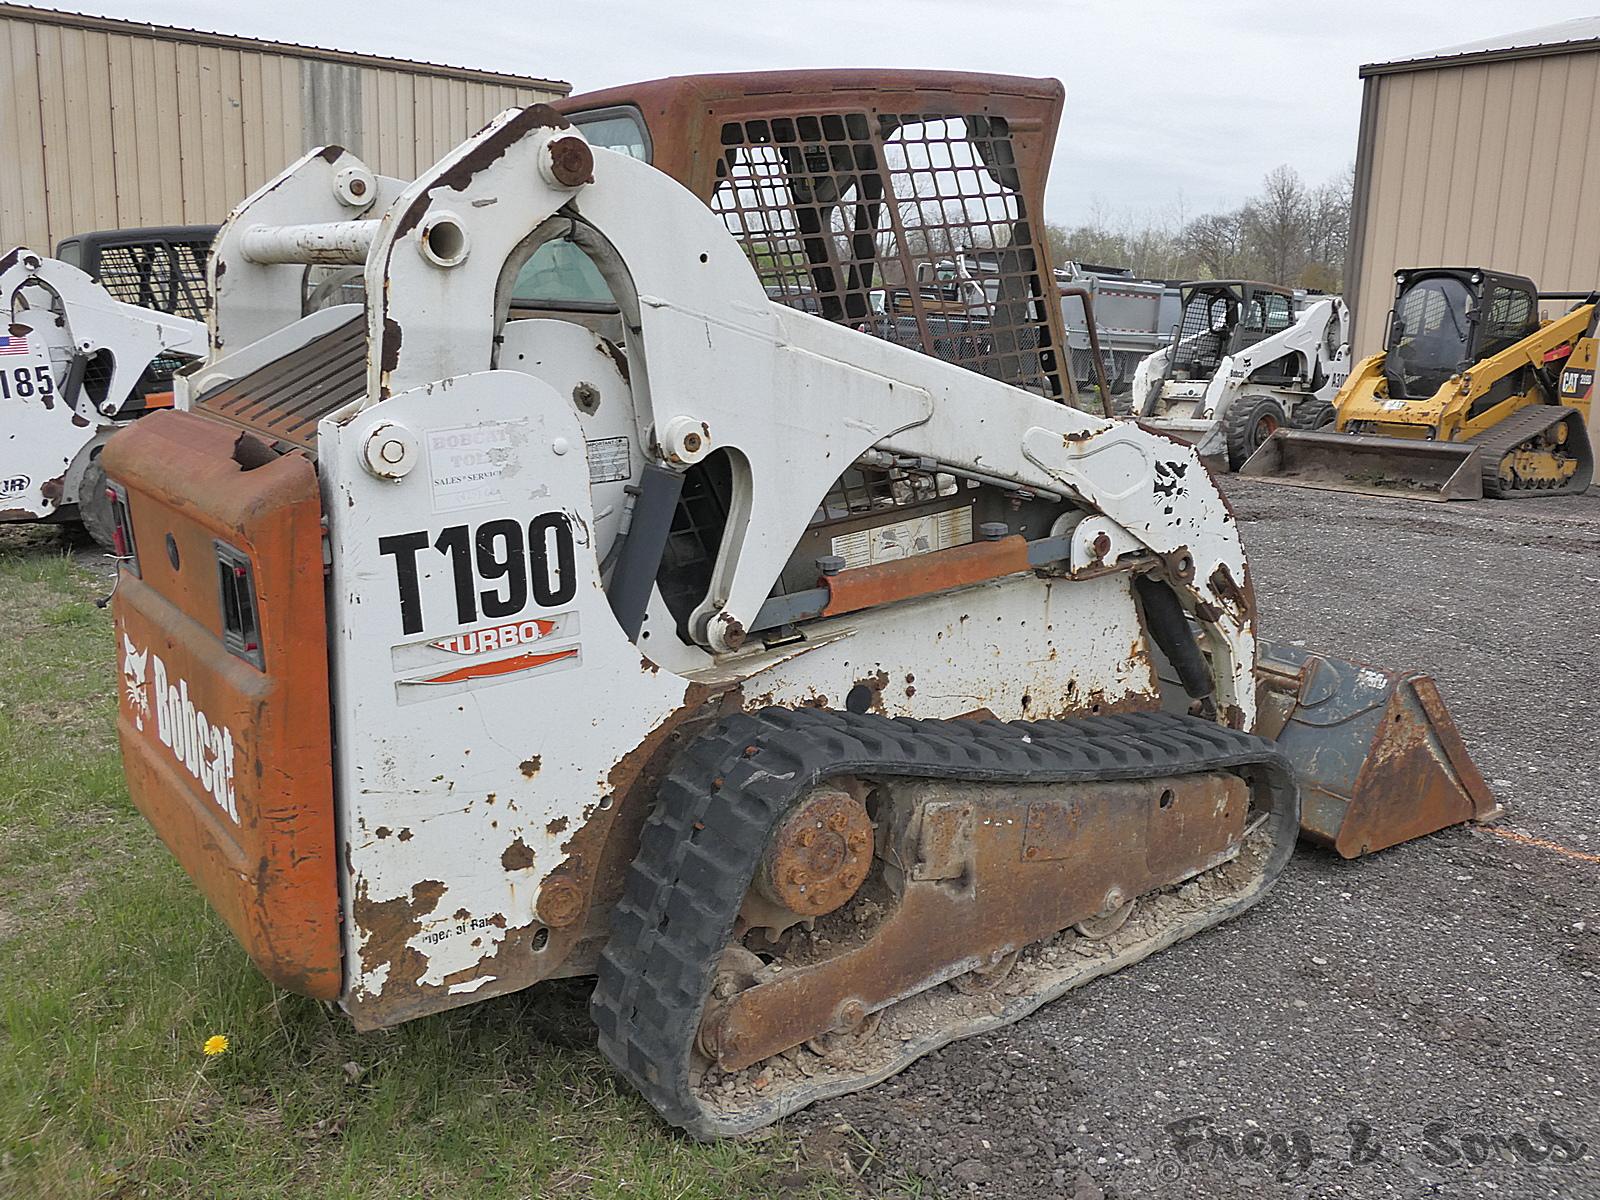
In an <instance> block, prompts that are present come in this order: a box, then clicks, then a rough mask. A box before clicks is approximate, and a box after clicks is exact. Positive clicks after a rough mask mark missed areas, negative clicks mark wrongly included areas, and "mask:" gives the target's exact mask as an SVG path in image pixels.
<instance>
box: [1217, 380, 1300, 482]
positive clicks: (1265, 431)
mask: <svg viewBox="0 0 1600 1200" xmlns="http://www.w3.org/2000/svg"><path fill="white" fill-rule="evenodd" d="M1288 423H1289V418H1288V417H1287V416H1285V415H1284V412H1283V405H1281V404H1279V403H1278V401H1277V400H1276V399H1274V398H1273V397H1271V396H1261V395H1255V396H1251V395H1244V396H1238V397H1236V398H1235V399H1234V401H1233V403H1232V404H1230V405H1228V413H1227V416H1225V417H1224V418H1223V426H1224V433H1225V434H1226V435H1227V439H1228V466H1229V468H1230V469H1231V470H1234V471H1237V470H1238V469H1239V468H1240V467H1242V466H1244V463H1245V460H1246V459H1247V458H1249V457H1250V456H1251V455H1252V454H1254V453H1255V452H1256V451H1257V450H1258V449H1259V448H1260V446H1261V443H1262V442H1264V441H1266V440H1267V439H1268V438H1269V437H1271V436H1272V435H1273V434H1274V433H1275V432H1276V431H1277V430H1279V429H1282V428H1283V427H1284V426H1285V425H1287V424H1288Z"/></svg>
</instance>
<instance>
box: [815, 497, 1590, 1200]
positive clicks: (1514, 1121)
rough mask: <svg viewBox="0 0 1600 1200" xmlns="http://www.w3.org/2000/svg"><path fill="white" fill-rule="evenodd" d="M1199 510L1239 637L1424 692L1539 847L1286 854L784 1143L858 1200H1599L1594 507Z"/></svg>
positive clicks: (1465, 842) (1285, 503)
mask: <svg viewBox="0 0 1600 1200" xmlns="http://www.w3.org/2000/svg"><path fill="white" fill-rule="evenodd" d="M1228 490H1229V492H1230V495H1231V498H1232V500H1233V503H1234V507H1235V511H1236V512H1237V514H1238V516H1239V519H1240V522H1241V526H1242V528H1243V530H1244V536H1245V539H1246V545H1247V548H1248V549H1249V551H1250V553H1251V562H1252V564H1253V567H1254V571H1255V582H1256V591H1257V594H1258V596H1259V597H1260V602H1261V606H1262V627H1263V631H1264V633H1265V634H1266V635H1267V636H1268V637H1269V638H1275V639H1285V640H1298V641H1303V642H1304V643H1305V644H1307V645H1310V646H1313V647H1316V648H1319V649H1326V650H1327V651H1329V652H1331V653H1337V654H1342V655H1345V656H1348V657H1352V658H1357V659H1364V660H1366V661H1370V662H1373V663H1379V664H1383V665H1386V666H1390V667H1412V668H1419V669H1425V670H1428V671H1431V672H1432V673H1433V674H1434V675H1435V676H1436V678H1437V679H1438V681H1439V684H1440V687H1441V689H1442V690H1443V693H1444V696H1445V699H1446V701H1447V703H1448V704H1449V706H1450V708H1451V710H1452V712H1453V713H1454V715H1455V718H1456V721H1457V723H1458V724H1459V726H1460V727H1461V730H1462V733H1463V734H1464V735H1465V737H1466V740H1467V744H1468V746H1469V747H1470V748H1471V750H1472V752H1473V754H1474V756H1475V758H1476V760H1477V762H1478V763H1479V765H1480V766H1481V767H1482V768H1483V771H1484V774H1485V775H1486V776H1487V777H1488V778H1489V779H1490V780H1491V781H1492V782H1493V784H1494V787H1495V790H1496V792H1497V793H1498V795H1499V797H1500V799H1501V802H1502V803H1503V804H1505V805H1506V807H1507V810H1508V811H1507V815H1506V818H1505V820H1504V822H1503V823H1502V824H1501V826H1500V828H1501V829H1502V830H1511V831H1513V832H1521V833H1524V834H1527V835H1530V836H1532V837H1535V838H1538V839H1540V840H1541V841H1543V842H1545V843H1547V844H1546V845H1537V844H1532V843H1529V842H1526V841H1516V840H1511V839H1508V838H1506V837H1503V836H1497V835H1495V834H1492V833H1489V832H1487V831H1486V830H1483V829H1475V830H1468V829H1456V830H1450V831H1447V832H1445V833H1442V834H1438V835H1435V836H1433V837H1431V838H1428V839H1426V840H1424V841H1421V842H1414V843H1411V844H1409V845H1405V846H1401V847H1397V848H1395V849H1392V850H1389V851H1387V852H1385V853H1382V854H1379V855H1377V856H1374V857H1372V858H1369V859H1366V860H1363V861H1360V862H1356V863H1345V862H1343V861H1341V860H1339V859H1337V858H1335V857H1333V856H1331V855H1329V854H1327V853H1324V852H1320V851H1317V850H1314V849H1309V848H1307V849H1303V850H1302V851H1301V853H1299V854H1298V855H1297V856H1296V858H1295V859H1294V861H1293V862H1292V863H1291V865H1290V867H1289V869H1288V871H1287V872H1286V873H1285V876H1284V878H1283V880H1282V881H1281V883H1280V884H1279V886H1278V888H1277V890H1276V892H1275V893H1274V894H1273V895H1272V896H1269V897H1268V898H1267V899H1266V900H1265V901H1264V902H1263V904H1262V905H1261V906H1260V907H1259V908H1257V909H1255V910H1254V911H1253V912H1251V913H1249V914H1247V915H1246V916H1244V917H1243V918H1241V919H1239V920H1237V921H1234V922H1231V923H1229V924H1227V925H1224V926H1222V927H1220V928H1218V929H1216V930H1213V931H1211V932H1210V933H1207V934H1205V935H1202V936H1200V937H1198V938H1195V939H1193V940H1191V941H1188V942H1185V943H1182V944H1180V945H1178V946H1176V947H1174V948H1172V949H1170V950H1168V951H1166V952H1164V953H1162V954H1158V955H1156V956H1155V957H1154V958H1152V959H1151V960H1149V961H1148V962H1146V963H1144V964H1142V965H1139V966H1137V967H1134V968H1131V969H1129V970H1125V971H1123V972H1120V973H1119V974H1117V975H1115V976H1113V977H1111V978H1109V979H1106V980H1103V981H1101V982H1099V983H1095V984H1091V985H1090V986H1088V987H1086V988H1084V989H1083V990H1082V991H1081V992H1078V993H1075V994H1074V995H1072V996H1069V997H1067V998H1065V999H1063V1000H1060V1001H1058V1002H1056V1003H1055V1004H1053V1005H1050V1006H1047V1007H1046V1008H1045V1009H1044V1010H1042V1011H1041V1012H1039V1013H1038V1014H1036V1015H1035V1016H1033V1017H1032V1018H1030V1019H1028V1020H1026V1021H1023V1022H1022V1023H1020V1024H1018V1025H1015V1026H1012V1027H1010V1028H1008V1029H1005V1030H1002V1031H1000V1032H999V1033H996V1034H992V1035H988V1036H984V1037H979V1038H973V1039H970V1040H968V1041H965V1042H960V1043H957V1044H956V1045H954V1046H951V1047H948V1048H946V1049H945V1050H944V1051H942V1052H941V1053H939V1054H936V1055H933V1056H930V1057H929V1058H928V1059H925V1060H923V1061H922V1062H920V1063H918V1064H917V1065H916V1066H914V1067H913V1068H912V1069H911V1070H909V1071H907V1072H905V1073H904V1074H902V1075H901V1076H899V1077H897V1078H896V1079H894V1080H891V1081H890V1082H889V1083H887V1084H885V1085H884V1086H882V1087H879V1088H877V1089H875V1090H873V1091H871V1092H868V1093H864V1094H860V1095H856V1096H852V1097H846V1098H844V1099H842V1100H839V1101H834V1102H831V1103H829V1104H825V1105H823V1106H821V1107H820V1109H819V1110H817V1111H814V1112H812V1113H809V1114H806V1115H804V1116H802V1117H801V1118H798V1119H797V1120H796V1121H795V1122H794V1123H793V1126H794V1127H797V1128H798V1129H799V1130H800V1131H801V1132H802V1133H804V1134H805V1135H806V1137H807V1139H808V1144H809V1145H810V1147H811V1149H812V1151H813V1153H814V1154H815V1155H816V1156H817V1157H819V1158H822V1157H827V1158H831V1159H833V1160H834V1161H835V1162H839V1161H845V1162H847V1163H848V1164H849V1165H850V1167H851V1168H852V1169H853V1170H855V1171H857V1172H859V1173H860V1175H861V1179H862V1187H863V1190H864V1191H865V1192H867V1193H872V1192H875V1191H878V1190H882V1189H884V1188H885V1187H887V1186H888V1184H889V1182H890V1181H892V1180H895V1179H899V1178H904V1177H905V1176H906V1175H908V1174H909V1175H913V1176H917V1177H920V1178H922V1179H924V1180H926V1181H927V1183H928V1185H929V1190H931V1191H932V1192H933V1193H934V1194H937V1195H941V1196H949V1197H957V1196H967V1195H974V1194H976V1195H982V1196H993V1197H1038V1196H1065V1197H1069V1198H1072V1200H1115V1198H1119V1197H1121V1198H1131V1197H1145V1196H1175V1197H1190V1196H1192V1197H1211V1196H1216V1197H1271V1198H1278V1197H1283V1198H1294V1200H1302V1198H1312V1197H1315V1198H1317V1200H1322V1198H1325V1197H1335V1196H1338V1197H1356V1198H1362V1200H1365V1198H1367V1197H1397V1198H1401V1200H1410V1198H1412V1197H1425V1196H1438V1197H1452V1198H1453V1197H1466V1196H1471V1197H1480V1196H1482V1197H1490V1196H1492V1197H1497V1198H1521V1197H1530V1198H1532V1197H1563V1198H1572V1200H1583V1198H1588V1197H1600V1092H1597V1084H1600V823H1597V822H1596V820H1595V818H1594V816H1593V815H1592V811H1593V809H1592V806H1593V800H1594V797H1595V795H1596V793H1597V791H1600V753H1597V750H1600V746H1597V742H1600V733H1597V729H1596V724H1597V720H1596V718H1597V716H1600V698H1596V697H1595V695H1594V689H1593V686H1592V681H1591V679H1590V678H1589V676H1590V675H1592V673H1593V672H1594V671H1595V670H1596V668H1597V656H1596V654H1595V649H1594V647H1595V645H1596V640H1595V639H1596V632H1595V623H1596V620H1597V618H1600V491H1591V492H1590V493H1589V494H1588V495H1586V496H1584V497H1581V498H1577V499H1569V500H1552V499H1542V500H1529V501H1514V502H1494V501H1484V502H1481V503H1475V504H1455V505H1443V504H1425V503H1419V502H1414V501H1410V502H1408V501H1398V500H1387V499H1375V498H1369V497H1352V496H1343V495H1336V494H1333V493H1324V492H1313V491H1305V490H1301V489H1296V488H1283V487H1274V486H1271V485H1267V484H1261V483H1255V482H1250V481H1243V480H1237V479H1233V480H1230V481H1229V483H1228ZM1586 856H1587V857H1586Z"/></svg>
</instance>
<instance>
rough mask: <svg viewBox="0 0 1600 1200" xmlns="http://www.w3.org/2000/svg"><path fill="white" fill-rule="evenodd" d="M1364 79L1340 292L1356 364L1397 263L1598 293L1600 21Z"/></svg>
mask: <svg viewBox="0 0 1600 1200" xmlns="http://www.w3.org/2000/svg"><path fill="white" fill-rule="evenodd" d="M1361 77H1362V78H1363V79H1364V80H1365V81H1366V82H1365V92H1364V95H1363V99H1362V108H1361V137H1360V142H1359V145H1358V148H1357V153H1356V180H1355V198H1354V199H1355V203H1354V208H1353V211H1352V213H1351V228H1350V253H1351V261H1350V270H1349V277H1348V283H1347V286H1346V291H1347V294H1348V295H1349V297H1350V298H1351V301H1352V304H1353V306H1354V310H1355V313H1354V315H1355V321H1356V328H1355V344H1354V347H1353V349H1354V351H1355V353H1356V355H1358V356H1364V355H1367V354H1371V353H1374V352H1375V351H1377V350H1378V349H1380V348H1381V347H1380V343H1381V342H1382V338H1383V328H1384V321H1385V318H1386V317H1387V316H1388V312H1389V308H1390V305H1391V304H1392V303H1393V300H1394V272H1395V270H1396V268H1399V267H1411V266H1463V265H1465V266H1478V267H1489V268H1493V269H1495V270H1500V271H1512V272H1516V273H1517V274H1520V275H1526V276H1529V277H1530V278H1532V279H1533V281H1534V282H1535V283H1537V284H1538V285H1539V287H1540V288H1541V289H1542V290H1544V291H1583V290H1587V289H1590V288H1600V209H1597V207H1596V203H1597V200H1600V17H1580V18H1578V19H1576V20H1571V21H1562V22H1560V23H1559V24H1555V25H1548V26H1544V27H1542V28H1539V29H1530V30H1526V31H1524V32H1522V33H1515V34H1510V35H1508V36H1506V37H1503V38H1495V39H1491V40H1488V41H1483V42H1474V43H1470V44H1468V45H1464V46H1452V47H1450V48H1449V49H1445V50H1440V51H1438V52H1437V53H1434V54H1431V55H1428V56H1427V57H1425V58H1413V59H1406V60H1404V61H1400V62H1388V63H1373V64H1369V65H1368V66H1364V67H1362V68H1361ZM1562 307H1563V306H1560V305H1557V304H1554V303H1553V304H1552V305H1551V306H1550V308H1551V310H1552V311H1551V313H1549V314H1548V315H1555V312H1557V311H1560V310H1561V308H1562Z"/></svg>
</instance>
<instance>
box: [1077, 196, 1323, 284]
mask: <svg viewBox="0 0 1600 1200" xmlns="http://www.w3.org/2000/svg"><path fill="white" fill-rule="evenodd" d="M1354 182H1355V170H1354V168H1353V167H1352V168H1349V169H1347V170H1346V171H1344V172H1343V173H1342V174H1341V175H1339V176H1338V177H1337V178H1335V179H1331V180H1329V181H1328V182H1326V183H1324V184H1322V185H1321V186H1320V187H1316V188H1309V187H1307V186H1306V184H1305V181H1304V180H1302V179H1301V177H1300V175H1299V173H1298V172H1296V171H1295V170H1294V168H1292V167H1289V166H1281V167H1278V168H1276V169H1274V170H1273V171H1271V172H1269V173H1268V174H1267V176H1266V178H1265V179H1264V180H1263V181H1262V189H1261V191H1260V193H1258V194H1257V195H1255V196H1253V197H1251V198H1250V200H1248V201H1247V202H1246V203H1245V204H1243V205H1241V206H1240V207H1239V208H1236V209H1232V210H1230V211H1227V212H1213V213H1205V214H1203V215H1201V216H1198V217H1195V218H1194V219H1193V220H1186V219H1185V216H1186V214H1185V212H1184V209H1183V206H1182V204H1181V202H1180V203H1179V204H1177V205H1175V206H1174V207H1173V209H1172V210H1171V212H1170V213H1169V214H1168V215H1167V216H1166V217H1164V218H1158V219H1149V218H1146V219H1143V220H1136V219H1134V218H1133V217H1131V216H1130V215H1124V216H1123V217H1122V218H1121V219H1118V218H1117V217H1116V216H1115V215H1113V214H1111V213H1108V212H1107V211H1106V210H1105V209H1104V208H1103V207H1102V206H1100V205H1098V204H1097V205H1095V206H1094V207H1093V208H1092V209H1091V211H1090V216H1089V220H1088V221H1086V222H1085V223H1084V224H1082V225H1079V226H1076V227H1073V228H1067V227H1065V226H1062V225H1047V226H1046V229H1047V231H1048V234H1049V237H1050V248H1051V252H1052V255H1053V256H1054V258H1055V260H1056V261H1057V262H1063V261H1076V262H1088V263H1095V264H1099V265H1105V266H1122V267H1127V268H1129V269H1130V270H1132V271H1133V272H1134V274H1136V275H1140V276H1143V277H1145V278H1151V279H1177V278H1184V279H1201V278H1211V279H1224V278H1231V279H1240V278H1246V279H1261V280H1266V281H1268V282H1272V283H1279V284H1283V285H1286V286H1291V287H1309V288H1317V289H1320V290H1322V291H1337V290H1339V288H1340V287H1342V286H1343V281H1344V268H1345V258H1346V253H1347V247H1346V242H1347V241H1348V239H1349V227H1350V203H1351V192H1352V189H1353V186H1354Z"/></svg>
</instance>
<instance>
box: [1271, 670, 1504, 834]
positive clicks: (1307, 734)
mask: <svg viewBox="0 0 1600 1200" xmlns="http://www.w3.org/2000/svg"><path fill="white" fill-rule="evenodd" d="M1256 689H1257V702H1258V705H1259V708H1260V717H1259V723H1258V726H1257V730H1256V732H1258V733H1260V734H1262V735H1263V736H1266V737H1271V738H1274V739H1275V740H1276V741H1277V744H1278V748H1279V749H1280V750H1282V751H1283V752H1284V753H1285V754H1286V755H1287V756H1288V758H1289V761H1290V762H1291V763H1293V764H1294V769H1295V776H1296V778H1297V779H1298V780H1299V782H1300V796H1301V800H1300V832H1301V834H1302V835H1304V836H1305V837H1307V838H1310V839H1311V840H1312V841H1314V842H1317V843H1318V844H1320V845H1323V846H1328V847H1331V848H1332V849H1334V850H1336V851H1338V852H1339V853H1340V854H1341V855H1343V856H1344V857H1345V858H1356V857H1359V856H1360V855H1363V854H1370V853H1372V852H1373V851H1375V850H1382V849H1384V848H1386V847H1388V846H1393V845H1396V844H1397V843H1399V842H1404V841H1409V840H1410V839H1411V838H1416V837H1421V836H1423V835H1424V834H1428V833H1433V832H1434V831H1436V830H1439V829H1443V828H1445V827H1446V826H1449V825H1457V824H1460V823H1461V822H1463V821H1487V820H1490V819H1491V818H1493V817H1495V816H1497V815H1499V812H1500V807H1499V805H1498V804H1497V803H1496V801H1495V798H1494V794H1493V793H1492V792H1491V791H1490V790H1489V785H1488V784H1487V783H1486V782H1485V781H1484V778H1483V775H1482V774H1481V773H1479V771H1478V768H1477V766H1476V765H1474V764H1473V762H1472V759H1471V757H1470V756H1469V755H1468V754H1467V748H1466V746H1465V745H1464V744H1463V743H1462V740H1461V734H1460V732H1459V731H1458V730H1457V729H1456V725H1455V722H1454V721H1452V720H1451V719H1450V714H1449V713H1448V712H1447V711H1446V710H1445V707H1444V701H1443V700H1441V699H1440V697H1439V689H1438V687H1437V686H1435V684H1434V682H1433V678H1432V676H1429V675H1421V674H1416V673H1414V672H1396V671H1384V670H1381V669H1379V668H1377V667H1369V666H1365V665H1362V664H1359V663H1352V662H1346V661H1345V660H1343V659H1338V658H1329V657H1326V656H1324V655H1321V654H1313V653H1311V652H1310V651H1307V650H1302V649H1297V648H1295V647H1293V646H1287V645H1268V644H1263V646H1262V647H1261V653H1260V657H1259V658H1258V659H1257V661H1256Z"/></svg>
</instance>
